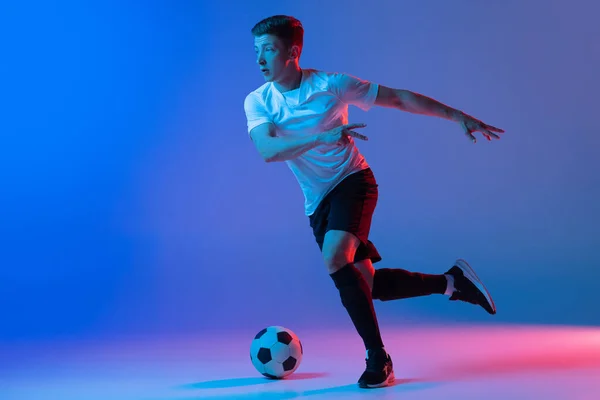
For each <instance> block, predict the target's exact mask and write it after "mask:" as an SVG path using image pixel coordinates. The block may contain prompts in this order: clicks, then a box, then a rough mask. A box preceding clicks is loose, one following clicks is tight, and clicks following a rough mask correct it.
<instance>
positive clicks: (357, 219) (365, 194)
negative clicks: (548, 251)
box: [244, 15, 504, 388]
mask: <svg viewBox="0 0 600 400" xmlns="http://www.w3.org/2000/svg"><path fill="white" fill-rule="evenodd" d="M251 32H252V35H253V36H254V50H255V52H256V60H257V63H258V67H259V69H260V72H261V74H262V75H263V77H264V79H265V83H264V84H263V85H261V86H260V87H259V88H258V89H256V90H254V91H252V92H251V93H249V94H248V95H247V96H246V98H245V100H244V110H245V114H246V119H247V127H248V134H249V136H250V138H251V140H252V141H253V143H254V144H255V146H256V149H257V150H258V152H259V154H260V155H261V156H262V158H263V159H264V160H265V161H266V162H277V161H282V162H285V163H286V164H287V165H288V167H289V168H290V169H291V171H292V173H293V174H294V175H295V177H296V179H297V181H298V183H299V185H300V187H301V189H302V191H303V194H304V200H305V201H304V208H305V214H306V216H308V219H309V221H310V226H311V228H312V230H313V234H314V237H315V240H316V242H317V244H318V246H319V248H320V250H321V253H322V255H323V260H324V262H325V266H326V267H327V271H328V273H329V275H330V276H331V279H332V280H333V283H334V285H335V287H336V288H337V289H338V291H339V294H340V298H341V303H342V305H343V307H344V308H345V309H346V311H347V312H348V314H349V316H350V319H351V320H352V323H353V324H354V327H355V328H356V330H357V332H358V334H359V335H360V336H361V338H362V340H363V342H364V345H365V348H366V354H367V355H366V370H365V371H364V373H363V374H362V375H361V377H360V379H359V380H358V385H359V386H360V387H363V388H374V387H383V386H387V385H389V384H390V383H391V382H393V381H394V372H393V364H392V359H391V357H390V356H389V355H388V353H387V352H386V350H385V347H384V344H383V341H382V339H381V335H380V331H379V325H378V322H377V317H376V314H375V310H374V307H373V299H378V300H381V301H388V300H395V299H402V298H409V297H416V296H426V295H431V294H436V293H437V294H442V295H447V296H449V298H450V300H461V301H466V302H469V303H473V304H476V305H479V306H481V307H483V308H484V309H485V310H486V311H487V312H488V313H490V314H495V313H496V307H495V305H494V301H493V300H492V297H491V296H490V294H489V292H488V291H487V289H486V288H485V286H484V285H483V283H482V282H481V281H480V280H479V278H478V277H477V275H476V274H475V272H474V271H473V269H472V268H471V267H470V266H469V264H468V263H467V262H466V261H465V260H463V259H458V260H456V261H455V262H454V264H453V265H452V266H451V268H449V269H448V270H447V271H446V272H445V273H444V274H439V275H430V274H424V273H417V272H410V271H407V270H404V269H400V268H393V269H392V268H378V269H374V267H373V263H377V262H379V261H381V256H380V255H379V253H378V251H377V249H376V248H375V246H374V245H373V243H372V242H371V241H370V240H369V231H370V228H371V219H372V215H373V212H374V210H375V206H376V203H377V197H378V184H377V182H376V180H375V177H374V175H373V172H372V171H371V169H370V168H369V164H368V163H367V161H366V160H365V158H364V157H363V156H362V155H361V153H360V152H359V150H358V149H357V147H356V145H355V143H354V140H355V139H360V140H367V137H366V136H364V135H362V134H360V133H358V132H357V130H358V129H360V128H364V127H365V125H364V124H360V123H356V124H354V123H348V105H354V106H357V107H359V108H361V109H363V110H365V111H366V110H368V109H369V108H371V107H372V106H380V107H387V108H393V109H397V110H401V111H407V112H411V113H417V114H424V115H430V116H435V117H441V118H445V119H448V120H450V121H454V122H456V123H458V124H459V125H460V127H461V128H462V129H463V130H464V133H465V135H466V136H467V137H468V138H469V139H470V140H471V141H472V142H473V143H475V142H476V138H475V136H474V133H475V132H481V133H482V134H483V136H484V137H485V138H487V139H488V140H492V139H499V138H500V137H499V136H498V133H503V132H504V131H503V130H501V129H498V128H495V127H493V126H490V125H487V124H485V123H483V122H481V121H480V120H478V119H475V118H473V117H472V116H470V115H467V114H465V113H463V112H461V111H459V110H456V109H454V108H451V107H448V106H446V105H444V104H442V103H440V102H438V101H436V100H433V99H431V98H428V97H425V96H423V95H420V94H418V93H414V92H411V91H408V90H401V89H394V88H390V87H386V86H383V85H379V84H376V83H373V82H368V81H365V80H363V79H359V78H357V77H354V76H352V75H349V74H344V73H335V72H326V71H321V70H316V69H305V68H301V67H300V65H299V59H300V55H301V53H302V47H303V36H304V29H303V27H302V24H301V22H300V21H298V20H297V19H296V18H294V17H292V16H285V15H275V16H272V17H269V18H266V19H264V20H262V21H260V22H258V23H257V24H256V25H255V26H254V27H253V28H252V30H251Z"/></svg>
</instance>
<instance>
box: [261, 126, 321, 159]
mask: <svg viewBox="0 0 600 400" xmlns="http://www.w3.org/2000/svg"><path fill="white" fill-rule="evenodd" d="M250 137H251V138H252V140H253V141H254V144H255V145H256V148H257V149H258V152H259V153H260V155H261V156H262V158H263V159H264V160H265V161H266V162H274V161H286V160H291V159H294V158H296V157H299V156H301V155H302V154H304V153H305V152H307V151H308V150H311V149H313V148H315V147H317V146H318V145H319V144H320V142H319V135H310V136H306V137H299V138H288V137H279V136H275V134H274V130H273V127H272V125H271V124H263V125H260V126H257V127H256V128H254V129H253V130H252V132H251V133H250Z"/></svg>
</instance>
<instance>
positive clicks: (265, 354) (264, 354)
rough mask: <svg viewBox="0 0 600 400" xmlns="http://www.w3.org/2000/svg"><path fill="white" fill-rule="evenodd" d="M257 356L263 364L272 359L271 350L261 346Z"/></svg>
mask: <svg viewBox="0 0 600 400" xmlns="http://www.w3.org/2000/svg"><path fill="white" fill-rule="evenodd" d="M256 358H258V360H259V361H260V362H261V363H263V364H266V363H268V362H269V361H271V360H272V358H271V350H270V349H265V348H264V347H261V348H260V350H258V354H257V356H256Z"/></svg>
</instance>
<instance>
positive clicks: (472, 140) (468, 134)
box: [465, 129, 477, 143]
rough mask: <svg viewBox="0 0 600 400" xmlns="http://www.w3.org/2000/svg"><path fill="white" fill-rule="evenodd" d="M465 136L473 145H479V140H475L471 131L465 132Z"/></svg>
mask: <svg viewBox="0 0 600 400" xmlns="http://www.w3.org/2000/svg"><path fill="white" fill-rule="evenodd" d="M465 135H466V136H467V137H468V138H469V140H470V141H471V142H473V143H477V139H476V138H475V136H473V133H472V132H471V131H469V130H468V129H467V130H465Z"/></svg>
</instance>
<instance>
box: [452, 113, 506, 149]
mask: <svg viewBox="0 0 600 400" xmlns="http://www.w3.org/2000/svg"><path fill="white" fill-rule="evenodd" d="M458 123H459V124H460V126H461V127H462V128H463V130H464V131H465V135H466V136H467V137H468V138H469V140H471V141H472V142H473V143H477V139H476V138H475V136H474V135H473V133H474V132H481V133H483V136H485V138H486V139H487V140H489V141H491V140H492V138H494V139H500V136H498V135H496V134H495V133H494V132H497V133H504V130H503V129H500V128H496V127H494V126H491V125H487V124H484V123H483V122H481V121H480V120H478V119H476V118H473V117H471V116H470V115H467V114H464V113H461V116H460V118H459V120H458Z"/></svg>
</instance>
